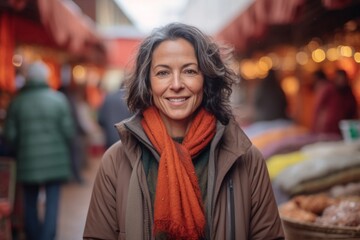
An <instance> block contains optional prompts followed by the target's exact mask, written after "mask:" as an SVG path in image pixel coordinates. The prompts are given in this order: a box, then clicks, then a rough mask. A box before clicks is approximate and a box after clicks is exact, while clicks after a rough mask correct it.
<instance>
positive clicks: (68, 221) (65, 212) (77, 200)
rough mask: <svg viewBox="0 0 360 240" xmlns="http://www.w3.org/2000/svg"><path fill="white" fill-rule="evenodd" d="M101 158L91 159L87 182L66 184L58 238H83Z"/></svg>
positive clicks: (85, 172) (60, 239) (86, 175)
mask: <svg viewBox="0 0 360 240" xmlns="http://www.w3.org/2000/svg"><path fill="white" fill-rule="evenodd" d="M99 163H100V158H93V159H91V160H89V165H88V167H87V168H86V169H85V170H84V172H83V176H84V178H85V183H84V184H82V185H80V184H77V183H69V184H67V185H65V186H64V188H63V191H62V193H61V194H62V196H61V203H60V213H59V225H58V234H57V235H58V238H57V240H81V239H82V234H83V231H84V225H85V219H86V214H87V210H88V207H89V203H90V196H91V191H92V186H93V183H94V180H95V175H96V172H97V169H98V166H99Z"/></svg>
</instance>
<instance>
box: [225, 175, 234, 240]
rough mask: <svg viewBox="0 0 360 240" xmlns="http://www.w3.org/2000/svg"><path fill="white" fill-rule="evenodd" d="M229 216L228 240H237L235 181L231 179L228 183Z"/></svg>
mask: <svg viewBox="0 0 360 240" xmlns="http://www.w3.org/2000/svg"><path fill="white" fill-rule="evenodd" d="M227 195H228V196H227V201H228V203H227V216H228V221H227V222H228V224H229V225H228V227H227V234H226V235H227V239H228V240H235V232H234V231H235V216H234V186H233V180H232V179H231V178H230V179H229V181H228V191H227Z"/></svg>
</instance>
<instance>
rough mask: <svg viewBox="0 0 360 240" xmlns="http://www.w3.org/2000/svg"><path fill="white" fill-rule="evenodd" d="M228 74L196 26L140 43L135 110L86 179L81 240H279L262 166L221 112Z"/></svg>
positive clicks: (173, 27)
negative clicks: (90, 182) (89, 190)
mask: <svg viewBox="0 0 360 240" xmlns="http://www.w3.org/2000/svg"><path fill="white" fill-rule="evenodd" d="M235 77H236V76H235V75H234V73H233V72H232V71H231V70H230V68H228V66H227V65H225V63H224V61H223V60H222V58H221V56H220V50H219V48H218V46H217V45H216V44H215V43H213V42H212V41H211V40H210V39H209V38H208V37H207V36H205V35H204V34H203V33H201V32H200V31H199V30H198V29H196V28H194V27H191V26H188V25H184V24H180V23H173V24H169V25H167V26H165V27H162V28H159V29H156V30H155V31H153V32H152V34H151V35H150V36H149V37H147V38H146V39H145V40H144V41H143V42H142V44H141V45H140V48H139V52H138V54H137V58H136V62H135V70H134V73H133V75H132V76H131V78H130V79H129V84H128V91H129V93H128V94H129V95H128V100H127V103H128V106H129V109H130V110H132V111H138V113H137V114H136V115H135V116H134V117H132V118H131V119H129V120H126V121H123V122H121V123H119V124H117V129H118V131H119V134H120V136H121V142H117V143H116V144H114V145H113V146H112V147H111V148H110V149H109V150H108V151H107V152H106V153H105V154H104V157H103V160H102V164H101V167H100V169H99V172H98V175H97V177H96V180H95V185H94V189H93V194H92V198H91V203H90V207H89V212H88V216H87V221H86V226H85V231H84V239H127V240H128V239H136V240H138V239H282V238H283V233H282V228H281V221H280V218H279V216H278V210H277V206H276V203H275V200H274V196H273V192H272V190H271V184H270V181H269V177H268V173H267V169H266V165H265V163H264V161H263V158H262V156H261V154H260V153H259V151H258V150H256V149H255V148H254V147H253V146H252V145H251V142H250V141H249V139H248V138H247V137H246V136H245V135H244V133H243V132H242V130H241V129H240V128H239V127H238V125H237V124H236V122H235V121H234V119H233V116H232V114H231V109H230V106H229V95H230V94H231V84H232V82H233V81H234V79H235Z"/></svg>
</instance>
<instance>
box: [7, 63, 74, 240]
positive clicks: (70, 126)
mask: <svg viewBox="0 0 360 240" xmlns="http://www.w3.org/2000/svg"><path fill="white" fill-rule="evenodd" d="M48 77H49V68H48V67H47V65H46V64H45V63H44V62H42V61H36V62H33V63H31V64H29V66H28V69H27V74H26V83H25V85H24V87H23V88H22V89H21V90H20V91H19V93H18V94H17V96H15V98H14V99H13V100H12V102H11V103H10V106H9V108H8V111H7V116H6V120H5V127H4V136H5V138H6V139H7V141H8V142H9V144H10V145H11V146H12V148H13V149H14V151H15V158H16V165H17V181H18V182H19V183H21V185H22V186H23V192H24V215H25V216H24V221H25V233H26V239H27V240H33V239H36V240H50V239H55V236H56V225H57V217H58V209H59V199H60V188H61V185H62V184H63V183H64V182H65V181H67V180H68V179H69V177H70V176H71V167H70V149H69V143H70V141H71V139H72V137H73V134H74V123H73V119H72V116H71V114H70V106H69V105H68V101H67V100H66V98H65V96H64V95H63V94H62V93H60V92H58V91H56V90H53V89H51V88H50V87H49V86H48V84H47V81H48ZM42 188H44V190H45V194H46V204H45V206H46V207H45V218H44V219H43V221H41V220H40V218H39V216H38V207H37V206H38V204H37V203H38V196H39V191H40V190H41V189H42Z"/></svg>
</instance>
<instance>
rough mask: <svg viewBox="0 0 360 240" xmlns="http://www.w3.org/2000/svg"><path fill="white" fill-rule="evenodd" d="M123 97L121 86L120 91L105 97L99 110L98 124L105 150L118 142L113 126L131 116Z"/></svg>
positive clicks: (117, 134)
mask: <svg viewBox="0 0 360 240" xmlns="http://www.w3.org/2000/svg"><path fill="white" fill-rule="evenodd" d="M124 97H125V90H124V89H123V88H122V85H121V86H120V89H118V90H117V91H115V92H110V93H108V94H107V95H106V97H105V99H104V102H103V103H102V105H101V106H100V108H99V111H98V122H99V125H100V126H101V128H102V129H103V131H104V134H105V148H106V149H108V148H109V147H110V146H111V145H113V144H114V143H115V142H117V141H118V140H119V133H118V132H117V130H116V128H115V124H116V123H118V122H121V121H122V120H124V119H126V118H128V117H130V116H131V113H130V111H129V109H128V107H127V105H126V101H125V99H124Z"/></svg>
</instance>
